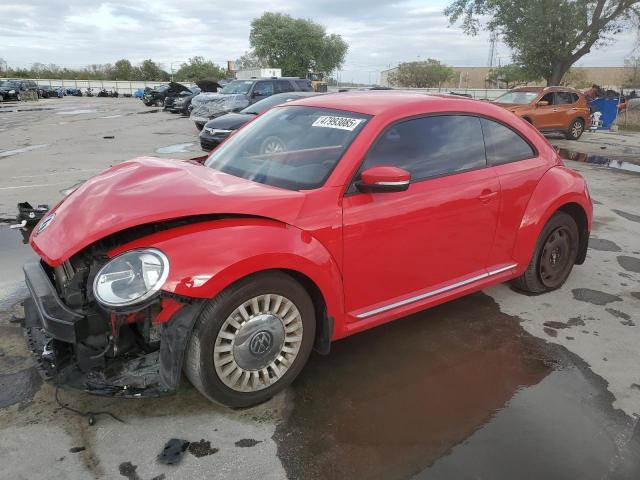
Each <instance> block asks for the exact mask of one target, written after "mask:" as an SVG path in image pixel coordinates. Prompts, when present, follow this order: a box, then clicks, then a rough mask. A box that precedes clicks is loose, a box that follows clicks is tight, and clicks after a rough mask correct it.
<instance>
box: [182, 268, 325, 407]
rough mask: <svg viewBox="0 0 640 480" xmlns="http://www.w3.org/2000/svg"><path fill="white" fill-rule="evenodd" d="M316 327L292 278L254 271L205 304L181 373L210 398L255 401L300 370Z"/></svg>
mask: <svg viewBox="0 0 640 480" xmlns="http://www.w3.org/2000/svg"><path fill="white" fill-rule="evenodd" d="M315 325H316V323H315V313H314V308H313V303H312V301H311V298H310V297H309V295H308V294H307V292H306V291H305V289H304V288H303V287H302V286H301V285H300V284H299V283H298V282H297V281H295V280H294V279H293V278H292V277H290V276H289V275H287V274H285V273H281V272H268V273H260V274H256V275H253V276H251V277H248V278H246V279H245V280H241V281H240V282H238V283H236V284H234V285H232V286H231V287H229V288H227V289H226V290H224V291H223V292H222V293H220V294H219V295H218V296H217V297H216V298H214V299H213V300H211V301H210V302H209V303H208V304H207V306H206V307H205V309H204V311H203V313H202V314H201V315H200V317H199V318H198V320H197V321H196V324H195V325H194V330H193V333H192V335H191V338H190V340H189V344H188V346H187V353H186V357H185V373H186V375H187V377H188V378H189V380H190V381H191V383H192V384H193V385H194V386H195V387H196V388H197V389H198V390H199V391H200V393H202V394H203V395H205V396H206V397H207V398H209V399H210V400H213V401H215V402H218V403H221V404H223V405H227V406H229V407H248V406H251V405H256V404H258V403H261V402H264V401H265V400H268V399H269V398H271V397H273V396H274V395H275V394H276V393H278V392H280V391H281V390H283V389H284V388H285V387H286V386H287V385H289V384H290V383H291V382H292V381H293V379H294V378H295V377H296V376H297V375H298V374H299V373H300V371H301V370H302V367H303V366H304V365H305V363H306V362H307V359H308V358H309V354H310V353H311V349H312V347H313V341H314V337H315Z"/></svg>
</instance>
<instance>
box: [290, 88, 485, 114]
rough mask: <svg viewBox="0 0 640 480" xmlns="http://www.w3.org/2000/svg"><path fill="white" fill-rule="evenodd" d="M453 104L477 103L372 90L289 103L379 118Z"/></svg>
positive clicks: (467, 99) (463, 98)
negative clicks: (407, 109)
mask: <svg viewBox="0 0 640 480" xmlns="http://www.w3.org/2000/svg"><path fill="white" fill-rule="evenodd" d="M452 101H456V102H475V100H473V99H470V98H466V97H461V96H458V95H447V94H428V93H422V92H409V91H406V90H404V91H403V90H370V91H365V92H363V91H357V92H341V93H332V94H327V95H314V96H311V97H310V98H304V99H301V100H294V101H293V102H289V103H287V105H300V106H308V107H317V108H332V109H335V110H347V111H350V112H356V113H363V114H365V115H379V114H381V113H385V112H388V111H392V110H396V109H402V108H403V107H405V106H408V105H411V106H416V104H423V106H425V107H433V109H434V110H438V109H439V108H438V107H441V106H442V105H443V104H445V103H450V102H452Z"/></svg>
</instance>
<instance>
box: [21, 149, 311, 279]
mask: <svg viewBox="0 0 640 480" xmlns="http://www.w3.org/2000/svg"><path fill="white" fill-rule="evenodd" d="M304 198H305V195H304V194H303V193H301V192H297V191H291V190H283V189H279V188H275V187H270V186H267V185H263V184H260V183H256V182H252V181H250V180H245V179H242V178H239V177H234V176H232V175H227V174H225V173H222V172H219V171H217V170H213V169H211V168H208V167H205V166H203V165H201V164H198V163H196V162H190V161H182V160H171V159H160V158H153V157H140V158H136V159H133V160H129V161H127V162H123V163H120V164H117V165H115V166H113V167H111V168H110V169H108V170H105V171H104V172H102V173H100V174H98V175H97V176H95V177H93V178H91V179H89V180H88V181H87V182H86V183H84V184H83V185H81V186H80V187H79V188H78V189H77V190H75V191H74V192H73V193H71V194H70V195H69V196H68V197H67V198H66V199H65V200H64V201H62V202H61V203H60V204H58V205H57V206H56V207H55V208H54V209H53V210H52V211H51V213H50V214H49V215H48V216H46V217H45V219H46V218H49V217H50V216H51V215H52V214H54V213H55V216H54V217H53V219H52V220H50V221H49V222H48V225H46V228H42V227H41V225H40V224H39V225H38V227H36V229H35V230H34V233H33V234H32V236H31V240H30V243H31V246H32V247H33V249H34V250H35V251H36V252H38V254H39V255H40V256H41V257H42V258H43V259H44V260H45V262H47V263H48V264H49V265H51V266H54V267H55V266H57V265H59V264H61V263H62V262H64V261H65V260H67V259H68V258H69V257H71V256H72V255H74V254H76V253H78V252H79V251H80V250H82V249H83V248H85V247H87V246H88V245H90V244H92V243H94V242H96V241H98V240H100V239H102V238H104V237H106V236H108V235H111V234H114V233H117V232H119V231H122V230H124V229H127V228H131V227H135V226H138V225H143V224H150V223H155V222H159V221H163V220H171V219H176V218H182V217H187V216H194V215H211V214H240V215H255V216H261V217H267V218H272V219H275V220H279V221H282V222H284V223H289V224H291V223H292V222H293V221H295V218H297V216H298V213H299V211H300V208H301V207H302V204H303V202H304ZM38 230H40V233H38Z"/></svg>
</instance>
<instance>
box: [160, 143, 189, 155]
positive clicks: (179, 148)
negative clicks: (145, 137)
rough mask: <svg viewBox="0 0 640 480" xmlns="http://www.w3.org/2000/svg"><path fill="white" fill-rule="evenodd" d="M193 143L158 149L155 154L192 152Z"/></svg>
mask: <svg viewBox="0 0 640 480" xmlns="http://www.w3.org/2000/svg"><path fill="white" fill-rule="evenodd" d="M193 145H194V143H193V142H190V143H176V144H175V145H167V146H166V147H160V148H158V149H157V150H156V153H186V152H192V151H193V148H191V147H193Z"/></svg>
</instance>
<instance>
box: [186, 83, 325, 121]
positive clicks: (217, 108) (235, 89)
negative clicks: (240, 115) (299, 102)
mask: <svg viewBox="0 0 640 480" xmlns="http://www.w3.org/2000/svg"><path fill="white" fill-rule="evenodd" d="M286 92H313V88H312V87H311V82H310V81H309V80H306V79H304V78H298V77H273V78H258V79H251V80H234V81H233V82H231V83H229V84H228V85H226V86H225V87H224V88H223V89H222V90H220V91H219V92H218V93H201V94H200V95H198V96H197V97H194V98H193V100H192V101H191V106H192V107H193V108H192V110H191V120H193V121H194V122H195V124H196V127H197V128H198V130H202V128H203V127H204V124H205V123H207V122H208V121H209V120H211V119H213V118H216V117H220V116H222V115H224V114H225V113H229V112H239V111H240V110H242V109H243V108H246V107H248V106H249V105H251V104H253V103H256V102H258V101H260V100H263V99H265V98H267V97H270V96H271V95H273V94H276V93H286Z"/></svg>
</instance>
